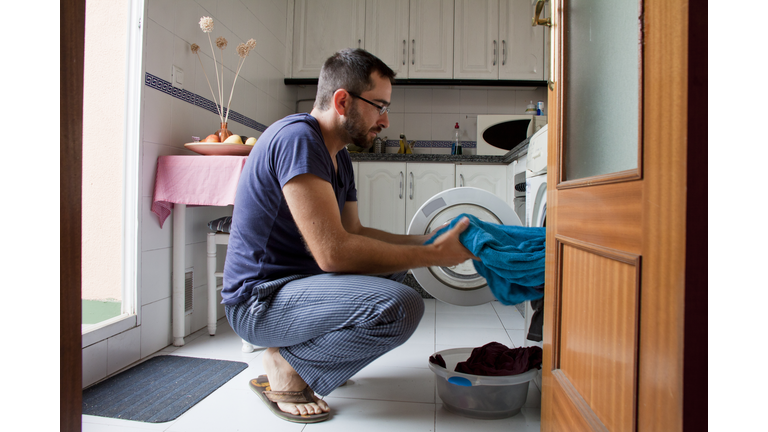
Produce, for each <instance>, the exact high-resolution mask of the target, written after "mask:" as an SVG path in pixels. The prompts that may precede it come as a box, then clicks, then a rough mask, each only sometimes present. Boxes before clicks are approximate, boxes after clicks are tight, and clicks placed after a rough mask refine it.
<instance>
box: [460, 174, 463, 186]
mask: <svg viewBox="0 0 768 432" xmlns="http://www.w3.org/2000/svg"><path fill="white" fill-rule="evenodd" d="M459 187H464V174H459Z"/></svg>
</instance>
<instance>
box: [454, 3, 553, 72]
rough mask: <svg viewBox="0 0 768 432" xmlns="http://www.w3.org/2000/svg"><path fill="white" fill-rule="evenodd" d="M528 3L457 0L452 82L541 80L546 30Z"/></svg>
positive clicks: (533, 8) (534, 5)
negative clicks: (535, 19) (533, 20)
mask: <svg viewBox="0 0 768 432" xmlns="http://www.w3.org/2000/svg"><path fill="white" fill-rule="evenodd" d="M535 7H536V3H535V2H531V1H529V0H456V4H455V14H456V25H455V34H454V51H455V52H454V56H455V57H454V71H453V77H454V79H505V80H544V79H546V78H545V70H544V65H545V60H546V58H545V45H544V33H545V32H546V31H547V29H548V28H547V27H543V26H536V27H533V26H531V21H532V18H533V15H534V11H535Z"/></svg>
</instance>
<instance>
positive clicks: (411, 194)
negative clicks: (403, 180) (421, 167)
mask: <svg viewBox="0 0 768 432" xmlns="http://www.w3.org/2000/svg"><path fill="white" fill-rule="evenodd" d="M408 175H410V176H411V193H410V195H409V196H408V199H411V200H412V199H413V171H411V172H409V173H408Z"/></svg>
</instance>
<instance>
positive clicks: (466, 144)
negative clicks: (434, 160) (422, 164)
mask: <svg viewBox="0 0 768 432" xmlns="http://www.w3.org/2000/svg"><path fill="white" fill-rule="evenodd" d="M452 145H453V141H430V140H416V144H415V145H414V147H419V148H451V146H452ZM387 147H400V140H387ZM461 147H462V148H475V147H477V141H462V142H461Z"/></svg>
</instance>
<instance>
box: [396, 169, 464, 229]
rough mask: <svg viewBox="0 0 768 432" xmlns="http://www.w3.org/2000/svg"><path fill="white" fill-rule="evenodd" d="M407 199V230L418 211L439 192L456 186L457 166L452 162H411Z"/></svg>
mask: <svg viewBox="0 0 768 432" xmlns="http://www.w3.org/2000/svg"><path fill="white" fill-rule="evenodd" d="M407 168H408V178H407V186H408V188H407V189H406V193H407V197H406V198H407V199H406V200H405V231H406V232H408V226H409V225H410V224H411V221H412V220H413V216H414V215H415V214H416V211H417V210H418V209H419V207H421V206H422V205H423V204H424V203H425V202H427V200H428V199H430V198H432V197H433V196H435V195H436V194H438V193H439V192H442V191H444V190H448V189H451V188H453V187H454V184H455V183H456V180H455V179H456V168H455V166H454V164H452V163H409V164H407Z"/></svg>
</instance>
